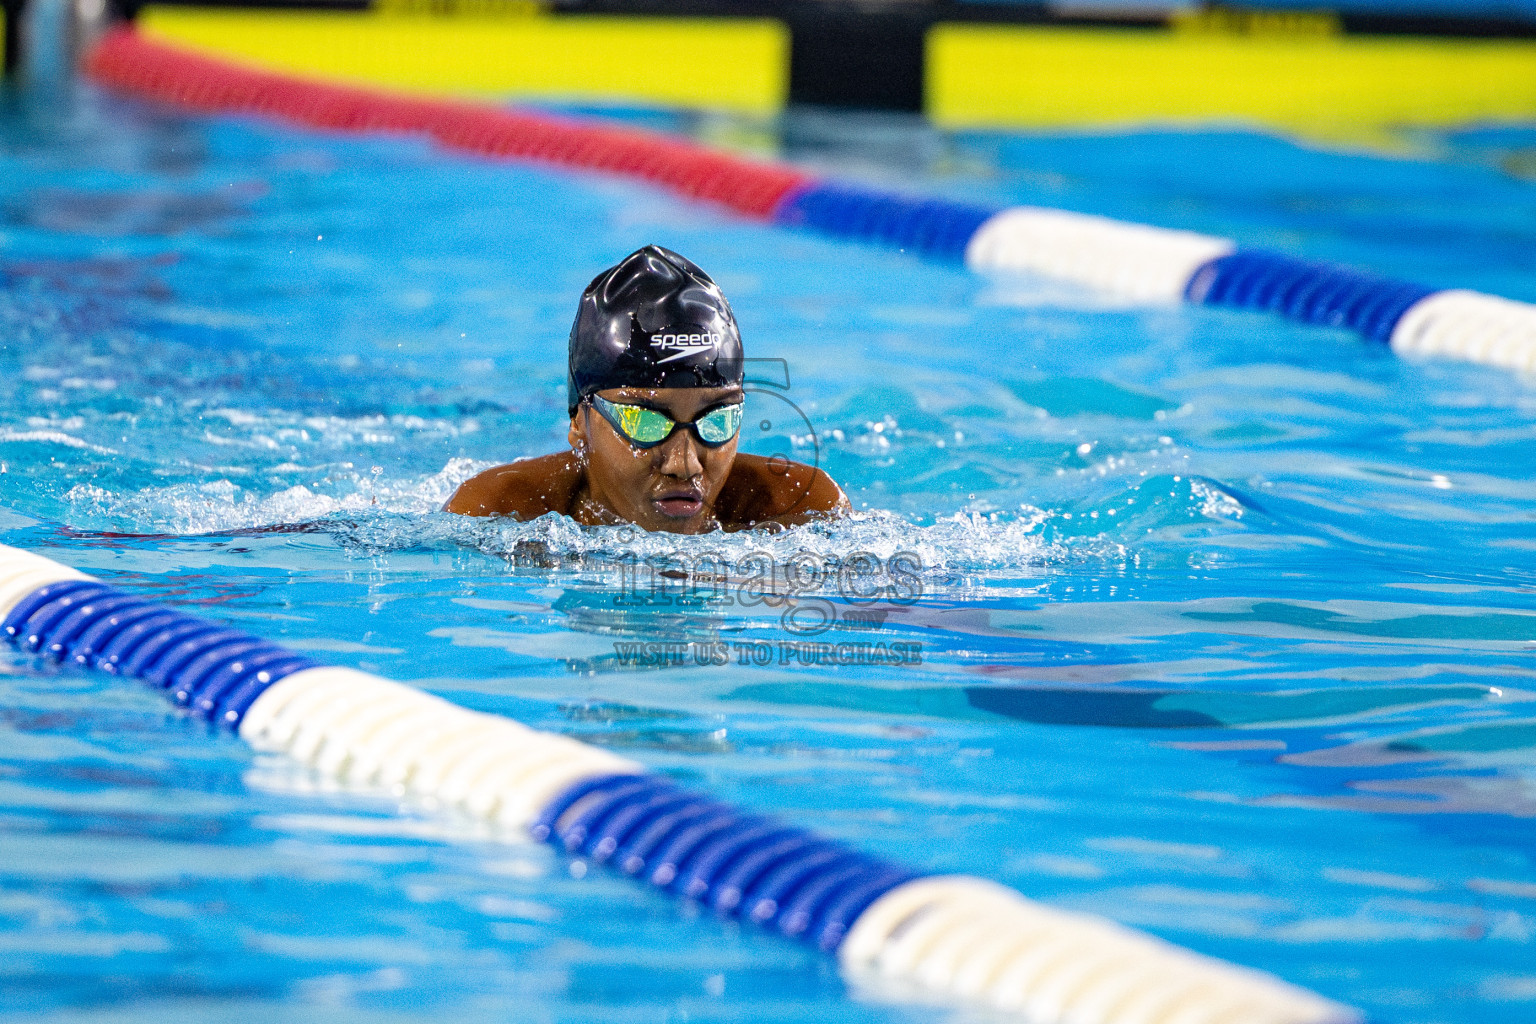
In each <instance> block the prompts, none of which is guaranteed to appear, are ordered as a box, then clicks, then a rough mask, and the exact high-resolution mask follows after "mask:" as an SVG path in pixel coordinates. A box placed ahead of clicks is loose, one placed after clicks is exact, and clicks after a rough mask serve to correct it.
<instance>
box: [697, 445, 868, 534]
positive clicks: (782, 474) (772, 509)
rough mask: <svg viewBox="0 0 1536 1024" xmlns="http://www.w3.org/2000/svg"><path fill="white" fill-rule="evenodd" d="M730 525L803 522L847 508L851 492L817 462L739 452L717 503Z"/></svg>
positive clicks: (723, 519) (775, 524) (793, 523)
mask: <svg viewBox="0 0 1536 1024" xmlns="http://www.w3.org/2000/svg"><path fill="white" fill-rule="evenodd" d="M718 507H719V512H720V518H721V522H722V525H724V526H725V527H726V529H733V528H734V529H751V528H753V527H759V526H798V525H800V524H801V523H807V522H810V521H811V520H813V519H821V518H825V517H826V516H829V515H837V514H839V513H843V512H848V511H850V510H851V506H850V504H849V502H848V496H847V495H845V494H844V493H843V490H842V488H841V487H838V486H837V484H836V483H835V482H834V481H833V479H832V478H831V477H830V476H828V475H827V474H826V473H824V472H822V471H821V470H820V469H818V468H816V467H815V466H807V465H805V464H804V463H800V462H786V461H785V460H783V459H766V458H764V457H762V456H761V455H745V454H743V455H738V456H736V463H735V465H733V466H732V467H731V475H730V478H729V479H728V480H727V481H726V485H725V487H724V488H723V489H722V492H721V495H720V501H719V503H718Z"/></svg>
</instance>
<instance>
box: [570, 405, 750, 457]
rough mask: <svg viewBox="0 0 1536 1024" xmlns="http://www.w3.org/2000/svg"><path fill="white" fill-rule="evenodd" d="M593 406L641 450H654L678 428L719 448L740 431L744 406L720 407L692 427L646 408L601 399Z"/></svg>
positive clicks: (706, 414) (700, 441)
mask: <svg viewBox="0 0 1536 1024" xmlns="http://www.w3.org/2000/svg"><path fill="white" fill-rule="evenodd" d="M592 405H593V407H594V408H596V409H597V411H598V412H600V413H602V415H603V419H605V420H607V421H608V422H609V423H611V424H613V429H615V430H617V431H618V432H619V433H621V434H623V435H624V436H625V437H626V438H628V439H629V442H630V443H631V444H633V445H635V446H636V447H638V448H654V447H655V446H656V445H658V444H661V442H663V441H665V440H666V439H667V438H669V437H671V436H672V432H673V431H674V430H676V429H677V428H678V427H687V428H689V429H690V430H692V431H693V436H694V437H696V438H698V439H699V443H700V444H702V445H704V446H705V447H706V448H718V447H720V446H721V445H723V444H725V443H726V442H727V441H729V440H730V439H731V438H733V437H735V436H736V434H737V433H738V432H739V431H740V430H741V403H740V402H737V403H735V404H734V405H721V406H716V407H715V408H713V409H711V410H709V412H706V413H705V414H704V415H702V416H700V417H699V418H698V419H696V420H694V421H693V422H691V423H679V422H678V421H677V420H674V419H673V418H672V417H670V416H668V415H667V414H666V413H664V412H660V411H658V410H656V409H647V408H646V407H645V406H643V405H624V404H621V403H619V402H610V401H608V399H606V398H604V397H602V396H601V395H593V396H592Z"/></svg>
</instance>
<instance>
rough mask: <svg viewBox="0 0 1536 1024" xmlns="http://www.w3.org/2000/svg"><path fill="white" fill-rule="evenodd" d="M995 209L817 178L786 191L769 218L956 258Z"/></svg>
mask: <svg viewBox="0 0 1536 1024" xmlns="http://www.w3.org/2000/svg"><path fill="white" fill-rule="evenodd" d="M999 212H1001V211H1000V209H999V208H998V207H985V206H974V205H969V204H965V203H956V202H950V201H947V200H943V199H926V198H920V197H914V196H906V195H901V194H898V193H895V192H884V191H881V190H879V189H873V188H867V187H864V186H861V185H854V184H850V183H846V182H835V181H821V182H813V183H812V184H810V185H807V186H804V187H802V188H799V189H796V190H794V191H792V192H790V193H789V194H788V195H787V196H785V197H784V199H783V200H782V201H781V202H780V203H779V205H778V206H777V207H775V209H774V211H773V221H774V223H775V224H780V225H783V226H785V227H795V228H808V229H810V230H813V231H819V232H821V233H822V234H825V235H831V236H833V237H835V238H843V239H847V240H849V241H855V242H865V243H868V244H871V245H880V246H885V247H887V248H891V249H899V250H901V251H903V252H910V253H913V254H914V255H917V256H923V257H926V258H928V259H932V260H939V261H942V262H950V263H961V262H963V261H964V260H965V250H966V247H967V246H968V245H970V242H971V239H972V238H973V237H975V234H976V232H977V230H979V229H980V228H981V226H982V225H983V224H985V223H986V222H987V221H989V220H991V219H992V218H993V217H994V216H996V215H997V214H998V213H999Z"/></svg>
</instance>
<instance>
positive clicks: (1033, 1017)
mask: <svg viewBox="0 0 1536 1024" xmlns="http://www.w3.org/2000/svg"><path fill="white" fill-rule="evenodd" d="M0 631H3V634H4V636H5V638H6V639H7V640H8V641H9V642H10V643H11V644H12V645H14V646H16V647H18V648H19V649H21V650H22V651H26V652H31V653H33V654H35V655H36V656H38V657H40V658H44V659H50V660H52V661H54V662H59V663H63V664H69V665H73V666H76V667H77V668H80V669H92V670H97V671H102V672H108V673H113V674H117V675H122V676H126V677H130V678H135V679H139V680H141V681H142V682H144V683H145V684H146V685H148V686H151V687H154V688H156V689H159V690H161V691H163V692H165V693H166V694H167V696H168V697H169V698H170V699H171V700H172V701H174V702H175V703H176V704H177V705H179V706H180V707H182V708H184V709H185V711H186V713H187V714H188V716H189V717H192V718H194V719H201V720H204V721H209V722H213V723H216V724H218V725H220V726H222V727H224V728H226V729H229V730H231V731H233V732H234V733H235V734H236V735H238V736H239V737H240V738H241V739H243V740H245V742H246V743H248V744H250V746H251V747H253V748H255V749H256V750H258V751H263V752H267V753H274V754H284V755H286V756H288V757H290V758H292V759H294V760H295V761H297V762H299V763H301V764H304V765H307V766H308V767H309V768H310V769H311V770H313V771H315V772H317V773H320V774H323V775H325V776H327V777H330V778H334V779H337V780H339V781H341V782H343V783H346V784H350V785H357V786H367V787H374V788H383V789H385V790H387V791H389V792H392V793H394V794H396V795H399V796H404V797H411V798H414V799H415V800H418V801H424V802H425V803H427V804H428V805H430V806H438V807H444V808H454V809H457V810H459V811H461V812H463V813H466V814H469V815H472V816H474V817H475V818H477V819H479V820H481V821H484V822H487V823H490V824H493V825H497V826H501V827H503V828H506V829H510V830H514V831H516V832H519V833H523V834H526V835H530V836H532V837H533V838H534V839H537V840H540V841H543V842H548V843H551V844H554V845H555V846H556V847H558V848H560V849H562V850H564V851H565V852H567V853H569V854H572V855H575V856H580V857H584V858H586V859H588V860H589V861H591V862H593V863H595V864H603V865H607V866H608V867H610V868H612V869H613V870H615V871H617V872H619V873H621V874H624V875H628V876H631V877H633V878H636V879H638V880H640V881H643V882H648V883H649V884H650V885H652V886H654V887H656V888H658V889H661V890H663V891H665V892H667V893H670V894H672V895H674V896H677V897H679V898H682V899H690V900H694V901H697V902H698V903H700V904H702V905H704V906H706V907H709V908H711V909H713V910H714V911H715V912H716V913H718V914H721V915H723V916H726V917H735V918H738V919H741V920H745V921H749V922H751V923H753V924H755V925H758V926H760V927H763V928H766V929H769V930H771V931H776V932H778V933H780V934H782V935H785V936H787V937H789V938H793V939H798V940H800V941H802V942H806V943H809V944H811V945H813V946H815V947H816V948H818V949H821V950H823V951H825V952H827V953H829V954H834V955H836V956H837V958H838V960H839V963H840V964H841V966H842V967H843V969H844V971H845V973H846V974H847V975H848V976H849V977H850V978H851V979H854V980H855V981H856V982H859V983H864V984H886V985H892V984H894V985H899V986H904V988H903V991H906V990H910V989H914V988H915V989H917V990H920V991H922V992H925V993H927V994H928V997H929V998H932V997H935V996H937V997H941V998H946V999H949V1000H952V1001H954V1002H956V1003H973V1004H978V1003H979V1004H982V1005H987V1006H991V1007H993V1008H996V1009H999V1010H1004V1011H1011V1012H1013V1013H1015V1014H1017V1015H1018V1016H1019V1017H1020V1019H1022V1020H1026V1021H1029V1022H1032V1024H1354V1022H1358V1021H1359V1020H1360V1017H1359V1015H1358V1014H1357V1013H1356V1012H1355V1011H1353V1010H1351V1009H1349V1008H1348V1007H1345V1006H1341V1005H1339V1004H1337V1003H1334V1002H1331V1001H1329V1000H1326V999H1324V998H1322V997H1321V996H1318V995H1315V994H1313V993H1311V992H1308V991H1306V990H1304V989H1300V988H1297V987H1295V986H1293V985H1290V984H1287V983H1285V982H1283V981H1280V980H1279V979H1277V978H1274V977H1272V976H1270V975H1267V974H1261V973H1259V972H1257V971H1250V970H1246V969H1244V968H1240V967H1236V966H1233V965H1232V964H1228V963H1225V962H1222V961H1219V960H1215V959H1211V958H1209V957H1205V956H1200V955H1198V954H1196V953H1193V952H1191V951H1189V950H1185V949H1182V948H1180V947H1178V946H1174V945H1172V944H1170V943H1166V942H1163V941H1161V940H1158V939H1155V938H1152V937H1151V936H1148V935H1144V934H1142V933H1140V932H1136V931H1133V930H1131V929H1129V928H1124V927H1122V926H1120V925H1117V924H1114V923H1112V922H1109V921H1106V920H1102V919H1099V918H1096V917H1090V916H1088V915H1084V914H1075V913H1069V912H1066V911H1062V910H1056V909H1053V908H1051V907H1047V906H1045V905H1043V904H1039V903H1035V902H1033V901H1031V900H1028V899H1026V898H1024V897H1023V896H1021V895H1019V894H1018V893H1016V892H1014V891H1013V890H1012V889H1008V888H1005V887H1003V886H1000V885H997V884H996V883H993V882H989V881H985V880H983V879H980V878H971V877H965V876H933V875H928V876H925V875H923V874H922V872H920V871H915V870H912V869H909V868H906V867H903V866H902V865H899V864H894V863H891V862H889V861H886V860H884V859H882V858H879V857H872V856H870V855H868V854H865V853H863V852H861V851H859V850H856V849H854V848H853V847H851V846H849V845H847V844H845V843H842V842H840V841H838V840H835V839H830V838H826V837H823V836H819V835H817V834H815V833H813V832H810V831H807V830H805V829H801V828H798V827H795V826H793V825H790V824H788V823H785V822H783V821H780V820H778V819H776V818H774V817H772V816H769V815H764V814H758V813H754V812H750V811H744V810H742V809H739V808H736V807H732V806H730V805H729V804H725V803H722V802H720V801H717V800H714V799H712V798H710V797H708V796H704V795H701V794H697V793H693V792H690V791H688V790H686V789H684V788H683V787H681V786H678V785H677V784H676V783H674V782H672V781H671V780H670V779H668V778H666V777H664V776H660V775H656V774H652V773H650V772H648V771H647V770H646V769H645V767H644V766H643V765H641V764H639V763H638V762H635V761H631V760H629V759H628V758H624V757H620V756H618V755H616V754H613V753H610V752H608V751H606V750H601V749H599V748H597V747H593V746H590V745H589V744H586V743H581V742H579V741H577V740H573V739H570V738H569V737H566V736H560V735H557V734H555V733H548V732H542V731H540V730H536V729H531V728H529V727H527V726H525V725H522V724H520V723H518V722H515V721H512V720H511V719H508V718H504V717H502V716H499V715H491V714H485V713H482V712H478V711H471V710H469V709H467V708H463V707H460V706H458V705H456V704H453V703H452V702H450V701H447V700H444V699H443V698H441V697H436V696H433V695H432V694H429V693H425V692H423V691H421V690H418V689H416V688H415V687H412V686H407V685H405V684H403V683H398V682H395V681H393V680H389V679H383V678H381V677H379V676H375V675H371V674H369V673H366V672H359V671H355V670H353V669H347V668H335V667H330V666H324V665H320V664H317V663H316V662H314V661H312V660H310V659H309V658H307V657H305V656H304V655H301V654H299V653H298V652H295V651H290V650H287V649H285V648H283V647H281V646H280V645H278V644H274V643H271V642H270V641H267V640H263V639H261V638H260V637H257V636H254V635H252V634H249V633H245V632H243V631H241V630H237V629H231V628H228V627H226V626H224V625H222V624H220V623H218V622H214V621H213V620H210V619H205V618H202V617H200V616H196V615H189V614H187V613H185V612H182V611H179V610H177V609H174V608H168V607H165V606H163V605H159V604H156V603H154V602H151V601H146V600H143V599H141V598H138V597H136V596H134V595H133V594H131V593H128V592H126V591H123V590H120V589H118V588H116V587H112V586H108V585H107V584H104V583H101V582H99V581H97V580H94V579H92V578H90V577H89V576H86V575H85V574H83V573H80V572H77V571H76V570H74V569H72V568H69V567H68V566H65V565H61V564H59V563H58V562H54V561H52V560H51V559H47V558H43V557H42V556H39V555H36V554H33V553H31V552H28V551H23V550H20V549H18V548H13V547H6V546H4V545H0Z"/></svg>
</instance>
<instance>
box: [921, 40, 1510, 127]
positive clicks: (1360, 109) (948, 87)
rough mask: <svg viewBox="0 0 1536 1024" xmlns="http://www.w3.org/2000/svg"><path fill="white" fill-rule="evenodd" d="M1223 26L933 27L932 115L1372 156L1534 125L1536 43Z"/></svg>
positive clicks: (949, 122) (947, 120)
mask: <svg viewBox="0 0 1536 1024" xmlns="http://www.w3.org/2000/svg"><path fill="white" fill-rule="evenodd" d="M1219 21H1220V19H1216V20H1215V21H1213V20H1212V19H1204V20H1203V21H1191V22H1189V23H1187V24H1181V25H1180V26H1179V27H1178V28H1177V29H1176V30H1174V31H1134V30H1113V29H1055V28H1016V27H996V26H976V25H936V26H934V28H933V29H932V31H931V32H930V33H929V35H928V70H927V81H926V90H927V99H926V103H927V109H928V114H929V116H930V117H931V118H932V119H933V120H934V121H936V122H937V123H939V124H942V125H946V126H951V127H1051V128H1059V127H1065V126H1074V127H1110V126H1128V125H1136V124H1147V123H1163V124H1189V123H1205V124H1209V123H1211V122H1222V121H1225V122H1239V123H1247V124H1256V125H1259V126H1267V127H1274V128H1280V129H1283V130H1285V131H1288V132H1293V133H1296V134H1299V135H1303V136H1310V137H1313V138H1325V139H1333V140H1337V141H1359V142H1370V143H1381V142H1384V141H1389V140H1390V137H1391V129H1393V128H1398V127H1409V126H1436V125H1453V124H1463V123H1467V122H1473V121H1497V120H1515V119H1529V118H1531V117H1536V41H1531V40H1482V39H1478V40H1473V39H1425V38H1405V37H1368V36H1367V37H1362V36H1340V35H1337V34H1335V33H1334V32H1332V31H1330V30H1329V27H1328V26H1327V25H1325V24H1319V23H1310V22H1309V23H1304V24H1299V25H1291V24H1288V23H1287V24H1284V25H1282V24H1280V23H1279V22H1278V21H1277V22H1276V24H1275V25H1273V26H1271V25H1269V24H1267V23H1264V24H1259V23H1255V24H1254V25H1252V26H1249V25H1246V23H1245V24H1244V25H1242V26H1236V25H1226V24H1224V23H1222V24H1218V23H1217V22H1219Z"/></svg>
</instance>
